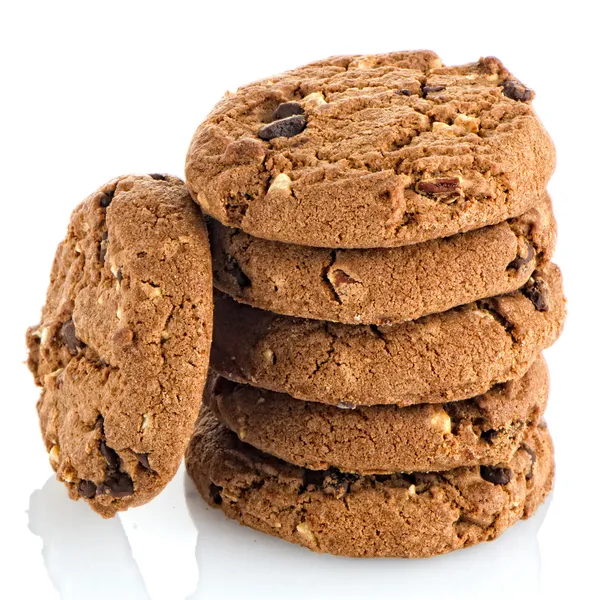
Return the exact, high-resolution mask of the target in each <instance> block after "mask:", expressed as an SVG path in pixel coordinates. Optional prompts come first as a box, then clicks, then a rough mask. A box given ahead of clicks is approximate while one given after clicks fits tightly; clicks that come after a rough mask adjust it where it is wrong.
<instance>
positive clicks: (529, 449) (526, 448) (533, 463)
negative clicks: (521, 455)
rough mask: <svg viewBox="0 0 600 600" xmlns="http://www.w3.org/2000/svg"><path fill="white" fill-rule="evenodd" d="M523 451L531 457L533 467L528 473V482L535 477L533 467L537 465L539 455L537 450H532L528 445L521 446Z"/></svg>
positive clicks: (526, 477)
mask: <svg viewBox="0 0 600 600" xmlns="http://www.w3.org/2000/svg"><path fill="white" fill-rule="evenodd" d="M521 449H522V450H525V452H527V454H529V456H530V458H531V466H530V467H529V472H528V473H527V475H525V479H526V480H527V481H529V480H530V479H531V478H532V477H533V465H535V461H536V460H537V455H536V453H535V450H534V449H533V448H531V447H530V446H528V445H527V444H521Z"/></svg>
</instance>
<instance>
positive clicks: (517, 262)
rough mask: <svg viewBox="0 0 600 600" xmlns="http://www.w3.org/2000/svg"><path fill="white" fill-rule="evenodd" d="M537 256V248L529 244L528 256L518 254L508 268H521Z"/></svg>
mask: <svg viewBox="0 0 600 600" xmlns="http://www.w3.org/2000/svg"><path fill="white" fill-rule="evenodd" d="M534 256H535V248H534V247H533V246H532V245H531V244H528V245H527V256H517V258H515V259H514V260H513V261H512V262H510V263H509V265H508V267H506V268H507V269H515V270H518V269H520V268H521V267H522V266H523V265H526V264H528V263H530V262H531V261H532V260H533V257H534Z"/></svg>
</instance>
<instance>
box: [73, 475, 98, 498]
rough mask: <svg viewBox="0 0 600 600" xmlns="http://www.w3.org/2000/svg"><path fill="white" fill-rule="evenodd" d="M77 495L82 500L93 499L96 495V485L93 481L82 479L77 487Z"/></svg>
mask: <svg viewBox="0 0 600 600" xmlns="http://www.w3.org/2000/svg"><path fill="white" fill-rule="evenodd" d="M77 493H78V494H79V495H80V496H81V497H82V498H93V497H94V496H95V495H96V484H95V483H94V482H93V481H88V480H87V479H82V480H81V481H80V482H79V485H78V486H77Z"/></svg>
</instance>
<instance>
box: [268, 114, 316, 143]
mask: <svg viewBox="0 0 600 600" xmlns="http://www.w3.org/2000/svg"><path fill="white" fill-rule="evenodd" d="M305 127H306V117H305V116H304V115H293V116H291V117H287V118H285V119H280V120H279V121H273V123H269V124H268V125H263V126H262V127H261V128H260V129H259V130H258V137H259V138H261V139H262V140H267V141H268V140H272V139H274V138H278V137H294V136H295V135H298V134H299V133H300V132H301V131H302V130H303V129H304V128H305Z"/></svg>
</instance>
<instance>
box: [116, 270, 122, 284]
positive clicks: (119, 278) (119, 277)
mask: <svg viewBox="0 0 600 600" xmlns="http://www.w3.org/2000/svg"><path fill="white" fill-rule="evenodd" d="M117 281H118V282H119V283H121V281H123V271H121V269H120V268H119V269H118V271H117Z"/></svg>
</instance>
